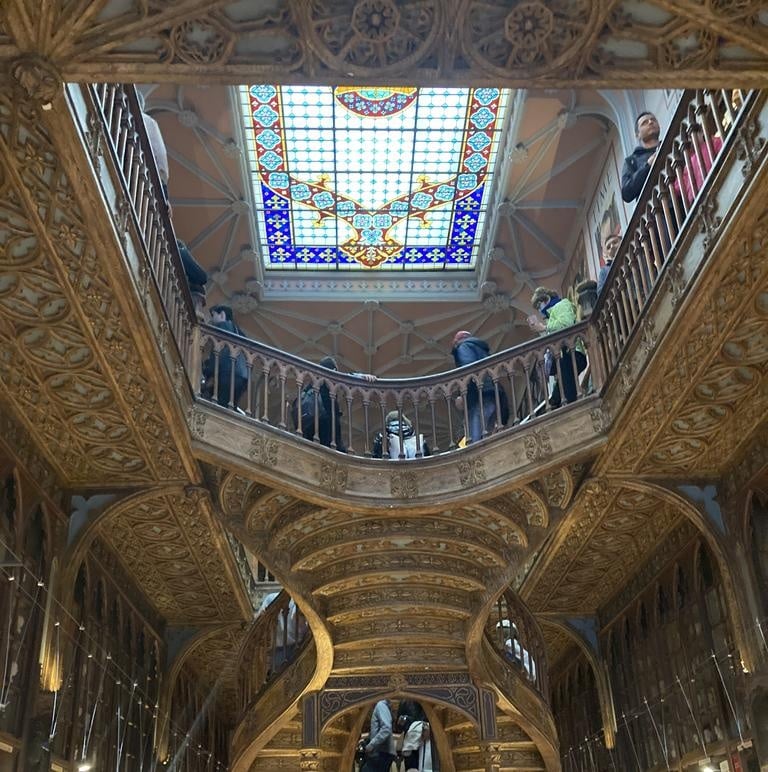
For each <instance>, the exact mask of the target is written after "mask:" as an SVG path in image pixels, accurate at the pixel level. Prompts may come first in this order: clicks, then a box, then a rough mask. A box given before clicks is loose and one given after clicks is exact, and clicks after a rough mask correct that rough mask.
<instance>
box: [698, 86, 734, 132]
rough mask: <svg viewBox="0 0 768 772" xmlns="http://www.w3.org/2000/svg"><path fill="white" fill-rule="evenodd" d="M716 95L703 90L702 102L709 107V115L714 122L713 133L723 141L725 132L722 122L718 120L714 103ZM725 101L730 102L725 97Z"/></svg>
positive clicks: (709, 90) (718, 113)
mask: <svg viewBox="0 0 768 772" xmlns="http://www.w3.org/2000/svg"><path fill="white" fill-rule="evenodd" d="M717 93H718V92H717V91H713V90H712V89H708V88H705V89H704V101H705V102H706V103H707V106H708V107H709V114H710V115H711V116H712V120H713V121H714V122H715V132H716V133H717V134H719V135H720V137H721V138H722V139H723V140H725V135H726V133H727V131H726V128H725V126H724V125H723V122H722V120H721V119H720V111H719V110H718V109H717V104H716V102H715V94H717ZM726 101H730V100H729V99H728V98H727V97H726Z"/></svg>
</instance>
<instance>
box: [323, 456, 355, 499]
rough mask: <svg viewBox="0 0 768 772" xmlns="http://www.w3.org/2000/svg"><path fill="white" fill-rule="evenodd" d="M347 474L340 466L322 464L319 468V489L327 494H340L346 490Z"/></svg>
mask: <svg viewBox="0 0 768 772" xmlns="http://www.w3.org/2000/svg"><path fill="white" fill-rule="evenodd" d="M348 476H349V473H348V471H347V468H346V467H345V466H342V465H341V464H331V463H327V464H323V465H322V467H320V487H321V488H323V489H325V490H326V491H328V493H341V492H342V491H344V490H346V488H347V479H348Z"/></svg>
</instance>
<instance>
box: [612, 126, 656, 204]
mask: <svg viewBox="0 0 768 772" xmlns="http://www.w3.org/2000/svg"><path fill="white" fill-rule="evenodd" d="M659 132H660V129H659V122H658V120H657V119H656V116H655V115H654V114H653V113H649V112H647V111H646V112H642V113H640V115H638V116H637V119H636V120H635V136H636V137H637V142H638V145H637V147H636V148H635V149H634V150H633V151H632V153H630V155H628V156H627V157H626V158H625V159H624V166H623V167H622V170H621V197H622V198H623V199H624V201H625V202H626V203H627V204H629V203H631V202H632V201H634V200H635V199H636V198H637V197H638V196H639V195H640V193H641V191H642V190H643V185H645V181H646V179H648V173H649V172H650V171H651V167H652V166H653V163H654V161H655V160H656V154H657V153H658V151H659Z"/></svg>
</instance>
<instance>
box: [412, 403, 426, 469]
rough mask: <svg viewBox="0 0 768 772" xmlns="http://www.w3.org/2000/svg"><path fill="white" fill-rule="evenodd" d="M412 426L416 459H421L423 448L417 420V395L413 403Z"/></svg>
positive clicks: (419, 425)
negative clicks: (414, 436)
mask: <svg viewBox="0 0 768 772" xmlns="http://www.w3.org/2000/svg"><path fill="white" fill-rule="evenodd" d="M413 425H414V427H415V430H416V458H422V457H423V455H424V447H423V443H422V442H421V423H420V420H419V399H418V393H417V396H416V399H414V401H413Z"/></svg>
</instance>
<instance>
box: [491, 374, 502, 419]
mask: <svg viewBox="0 0 768 772" xmlns="http://www.w3.org/2000/svg"><path fill="white" fill-rule="evenodd" d="M493 392H494V397H495V398H496V426H495V427H494V428H495V431H497V432H498V431H501V429H502V426H503V424H502V423H501V417H502V416H501V395H500V393H499V377H498V375H494V376H493Z"/></svg>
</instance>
